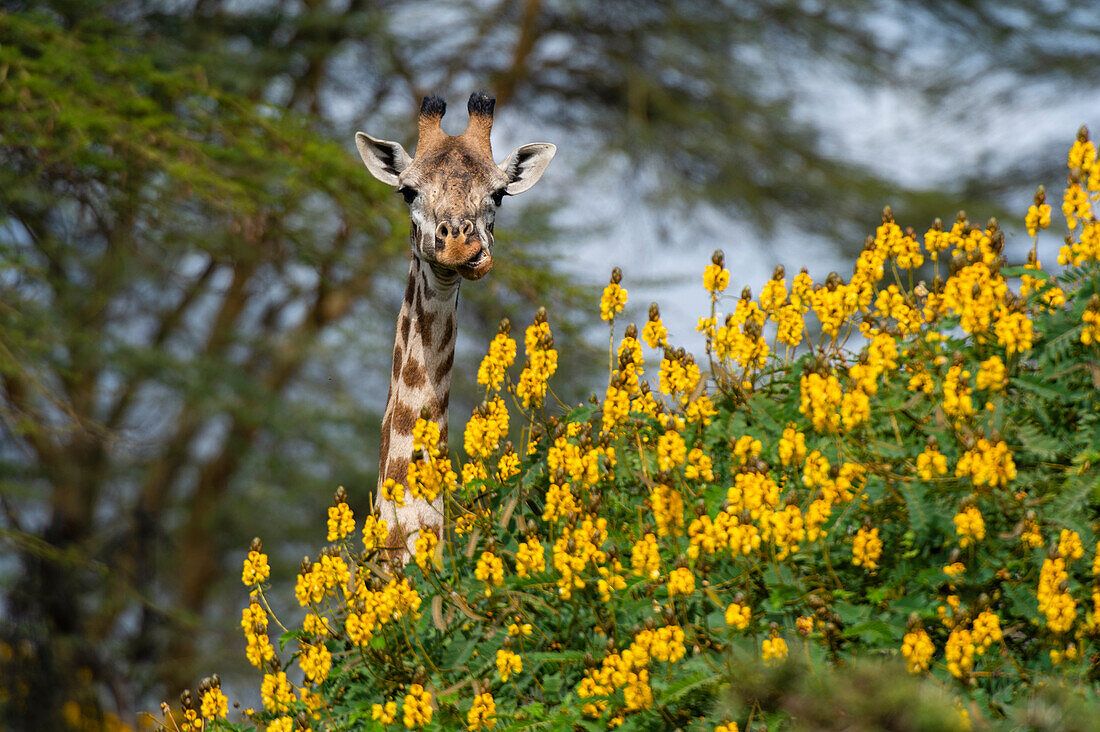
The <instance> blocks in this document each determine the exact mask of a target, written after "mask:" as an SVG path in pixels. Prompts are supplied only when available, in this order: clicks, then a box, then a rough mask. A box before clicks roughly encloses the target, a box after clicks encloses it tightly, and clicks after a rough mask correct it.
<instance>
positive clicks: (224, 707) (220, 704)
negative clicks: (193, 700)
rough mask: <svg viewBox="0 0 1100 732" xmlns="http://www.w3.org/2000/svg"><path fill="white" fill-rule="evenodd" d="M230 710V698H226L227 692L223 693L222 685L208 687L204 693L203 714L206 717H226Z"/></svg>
mask: <svg viewBox="0 0 1100 732" xmlns="http://www.w3.org/2000/svg"><path fill="white" fill-rule="evenodd" d="M228 712H229V700H228V699H226V697H225V694H223V693H222V690H221V687H220V686H215V687H212V688H210V689H207V690H206V692H205V693H204V694H203V695H202V712H201V713H202V716H203V718H204V719H214V718H215V717H221V718H222V719H225V715H226V714H228Z"/></svg>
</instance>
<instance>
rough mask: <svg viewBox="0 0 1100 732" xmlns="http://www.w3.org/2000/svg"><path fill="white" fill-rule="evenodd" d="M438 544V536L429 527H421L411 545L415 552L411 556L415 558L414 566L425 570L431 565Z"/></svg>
mask: <svg viewBox="0 0 1100 732" xmlns="http://www.w3.org/2000/svg"><path fill="white" fill-rule="evenodd" d="M438 546H439V537H438V536H437V535H436V533H435V532H434V531H432V530H431V529H421V530H420V531H419V532H418V533H417V535H416V542H415V543H414V545H413V551H414V552H415V554H414V556H413V558H414V559H415V560H416V566H418V567H420V571H422V572H427V571H428V570H429V569H430V568H431V567H432V563H433V560H434V559H435V550H436V547H438Z"/></svg>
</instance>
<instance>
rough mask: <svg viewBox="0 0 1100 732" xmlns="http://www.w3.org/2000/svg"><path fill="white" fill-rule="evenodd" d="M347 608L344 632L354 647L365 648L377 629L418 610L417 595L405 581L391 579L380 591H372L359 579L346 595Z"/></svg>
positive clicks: (418, 599)
mask: <svg viewBox="0 0 1100 732" xmlns="http://www.w3.org/2000/svg"><path fill="white" fill-rule="evenodd" d="M345 604H346V605H347V607H348V610H349V612H348V615H347V619H346V620H345V621H344V631H345V632H346V633H347V636H348V639H349V640H351V642H352V643H355V644H356V645H360V646H362V645H366V644H367V643H369V642H370V639H371V638H372V637H373V636H374V632H375V631H376V630H378V629H379V628H380V627H382V626H384V625H387V624H388V623H391V622H393V621H396V620H400V619H401V618H403V617H405V616H406V615H412V616H415V614H416V612H417V611H418V610H419V609H420V594H419V593H418V592H417V591H416V590H415V589H413V587H412V585H411V584H409V580H408V579H407V578H404V579H401V580H400V581H399V580H397V579H391V580H390V581H389V582H387V583H386V585H385V586H384V587H383V588H382V589H380V590H372V589H370V587H368V586H367V584H366V583H365V582H364V580H363V579H362V578H361V577H357V578H356V587H355V591H354V592H350V593H346V597H345Z"/></svg>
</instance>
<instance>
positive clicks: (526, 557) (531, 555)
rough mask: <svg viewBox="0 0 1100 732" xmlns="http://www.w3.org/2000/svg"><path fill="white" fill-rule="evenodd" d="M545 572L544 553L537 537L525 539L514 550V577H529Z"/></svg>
mask: <svg viewBox="0 0 1100 732" xmlns="http://www.w3.org/2000/svg"><path fill="white" fill-rule="evenodd" d="M545 571H546V551H545V550H544V549H543V547H542V543H541V542H539V538H538V537H537V536H529V537H527V541H521V542H520V543H519V547H518V548H517V549H516V576H518V577H520V578H523V577H530V576H531V575H535V574H541V573H543V572H545Z"/></svg>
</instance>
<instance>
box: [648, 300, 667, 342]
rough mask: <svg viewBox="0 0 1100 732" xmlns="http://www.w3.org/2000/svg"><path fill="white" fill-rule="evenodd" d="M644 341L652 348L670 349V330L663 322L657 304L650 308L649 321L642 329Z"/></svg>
mask: <svg viewBox="0 0 1100 732" xmlns="http://www.w3.org/2000/svg"><path fill="white" fill-rule="evenodd" d="M642 340H644V341H645V342H646V345H647V346H649V347H650V348H666V347H668V328H666V327H665V324H664V323H662V322H661V311H660V310H659V309H658V308H657V303H653V304H652V305H650V306H649V320H647V321H646V324H645V326H643V327H642Z"/></svg>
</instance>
